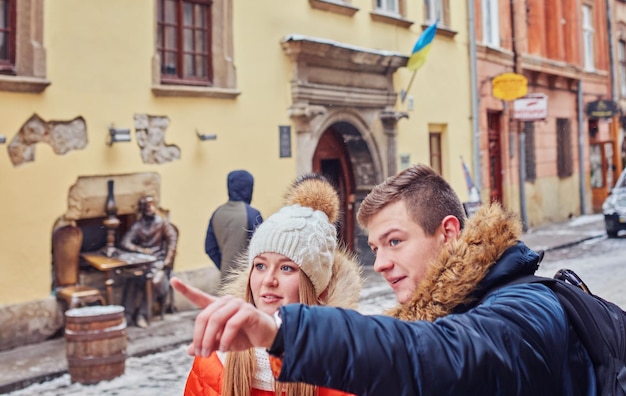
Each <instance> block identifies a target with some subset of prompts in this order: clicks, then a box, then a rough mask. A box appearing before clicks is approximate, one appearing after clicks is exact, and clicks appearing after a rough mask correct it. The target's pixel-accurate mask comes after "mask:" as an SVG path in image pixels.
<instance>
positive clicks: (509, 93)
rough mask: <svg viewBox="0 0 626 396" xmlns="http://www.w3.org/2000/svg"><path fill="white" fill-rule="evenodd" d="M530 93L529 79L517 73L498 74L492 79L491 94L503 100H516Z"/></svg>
mask: <svg viewBox="0 0 626 396" xmlns="http://www.w3.org/2000/svg"><path fill="white" fill-rule="evenodd" d="M527 93H528V79H526V77H524V76H523V75H521V74H517V73H502V74H498V75H497V76H495V77H494V78H493V80H491V94H492V95H493V96H494V97H496V98H498V99H502V100H515V99H519V98H521V97H522V96H525V95H526V94H527Z"/></svg>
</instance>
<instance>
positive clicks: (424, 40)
mask: <svg viewBox="0 0 626 396" xmlns="http://www.w3.org/2000/svg"><path fill="white" fill-rule="evenodd" d="M437 22H439V21H435V22H434V23H433V24H432V25H430V26H429V27H427V28H426V30H424V32H423V33H422V34H421V35H420V37H419V38H418V39H417V42H416V43H415V46H414V47H413V51H412V52H411V57H410V58H409V62H408V63H407V64H406V67H407V69H409V70H411V71H417V70H418V69H419V68H420V67H422V66H423V65H424V62H426V57H427V56H428V53H429V52H430V46H431V43H432V42H433V39H434V38H435V33H437Z"/></svg>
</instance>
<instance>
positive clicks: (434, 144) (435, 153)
mask: <svg viewBox="0 0 626 396" xmlns="http://www.w3.org/2000/svg"><path fill="white" fill-rule="evenodd" d="M429 146H430V167H431V168H433V170H434V171H435V172H437V174H439V175H443V169H442V165H441V162H442V161H441V133H440V132H430V133H429Z"/></svg>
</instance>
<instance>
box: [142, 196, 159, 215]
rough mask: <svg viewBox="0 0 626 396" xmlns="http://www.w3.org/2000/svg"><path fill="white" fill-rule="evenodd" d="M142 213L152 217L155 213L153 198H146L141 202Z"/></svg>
mask: <svg viewBox="0 0 626 396" xmlns="http://www.w3.org/2000/svg"><path fill="white" fill-rule="evenodd" d="M142 214H143V215H144V216H146V217H154V215H155V214H156V204H155V203H154V201H153V200H150V199H148V200H146V201H145V202H144V204H143V210H142Z"/></svg>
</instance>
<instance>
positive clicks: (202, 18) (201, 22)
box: [195, 4, 208, 28]
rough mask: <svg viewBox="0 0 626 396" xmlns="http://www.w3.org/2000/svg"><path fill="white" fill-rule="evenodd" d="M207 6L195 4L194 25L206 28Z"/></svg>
mask: <svg viewBox="0 0 626 396" xmlns="http://www.w3.org/2000/svg"><path fill="white" fill-rule="evenodd" d="M207 10H208V7H207V6H203V5H199V4H198V5H196V8H195V14H196V26H197V27H201V28H206V25H207V24H206V15H207Z"/></svg>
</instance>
